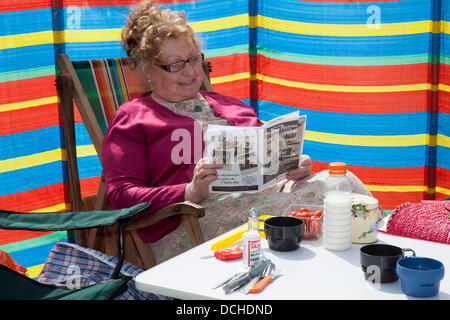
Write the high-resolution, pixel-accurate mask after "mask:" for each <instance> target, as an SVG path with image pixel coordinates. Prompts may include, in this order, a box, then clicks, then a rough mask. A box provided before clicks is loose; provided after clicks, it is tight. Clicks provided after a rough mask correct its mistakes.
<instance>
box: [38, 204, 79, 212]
mask: <svg viewBox="0 0 450 320" xmlns="http://www.w3.org/2000/svg"><path fill="white" fill-rule="evenodd" d="M67 209H70V204H67V203H60V204H57V205H54V206H51V207H47V208H41V209H37V210H33V211H31V212H58V211H64V210H67Z"/></svg>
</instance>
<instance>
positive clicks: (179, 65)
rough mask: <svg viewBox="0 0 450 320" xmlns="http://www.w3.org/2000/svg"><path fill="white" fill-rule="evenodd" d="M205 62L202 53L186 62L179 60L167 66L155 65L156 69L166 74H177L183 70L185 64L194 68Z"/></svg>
mask: <svg viewBox="0 0 450 320" xmlns="http://www.w3.org/2000/svg"><path fill="white" fill-rule="evenodd" d="M204 60H205V56H204V55H203V53H200V54H198V55H196V56H195V57H192V58H190V59H187V60H181V61H178V62H174V63H171V64H167V65H162V64H156V63H155V65H157V66H158V67H160V68H161V69H163V70H166V71H167V72H178V71H181V70H183V69H184V67H185V65H186V63H189V64H190V65H191V66H196V65H198V64H199V63H202V62H203V61H204Z"/></svg>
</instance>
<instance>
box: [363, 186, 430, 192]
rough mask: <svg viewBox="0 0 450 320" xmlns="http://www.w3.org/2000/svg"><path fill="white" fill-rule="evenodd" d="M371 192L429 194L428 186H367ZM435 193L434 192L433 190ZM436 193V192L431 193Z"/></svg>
mask: <svg viewBox="0 0 450 320" xmlns="http://www.w3.org/2000/svg"><path fill="white" fill-rule="evenodd" d="M366 187H367V189H369V191H382V192H428V187H427V186H381V185H366ZM433 191H434V190H433ZM431 193H434V192H431Z"/></svg>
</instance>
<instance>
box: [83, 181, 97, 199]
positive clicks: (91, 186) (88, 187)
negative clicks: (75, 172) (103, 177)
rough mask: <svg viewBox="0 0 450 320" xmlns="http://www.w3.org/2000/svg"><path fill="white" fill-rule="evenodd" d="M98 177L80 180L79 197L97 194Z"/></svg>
mask: <svg viewBox="0 0 450 320" xmlns="http://www.w3.org/2000/svg"><path fill="white" fill-rule="evenodd" d="M99 182H100V177H93V178H85V179H81V180H80V188H81V197H83V198H84V197H86V196H90V195H92V194H97V191H98V184H99Z"/></svg>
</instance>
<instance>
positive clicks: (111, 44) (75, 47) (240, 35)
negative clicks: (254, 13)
mask: <svg viewBox="0 0 450 320" xmlns="http://www.w3.org/2000/svg"><path fill="white" fill-rule="evenodd" d="M197 35H198V36H199V37H200V38H201V40H202V41H201V46H202V49H204V50H209V49H220V48H228V47H232V46H236V45H246V44H248V37H249V36H248V35H249V28H248V26H243V27H236V28H231V29H222V30H217V31H209V32H202V33H197ZM56 47H57V48H58V49H57V51H58V52H66V53H67V55H68V56H69V58H70V59H71V60H74V61H76V60H89V59H111V58H117V57H125V56H126V54H125V51H124V50H123V49H122V48H121V46H120V41H102V42H76V43H75V42H69V43H66V44H64V45H58V46H56Z"/></svg>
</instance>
